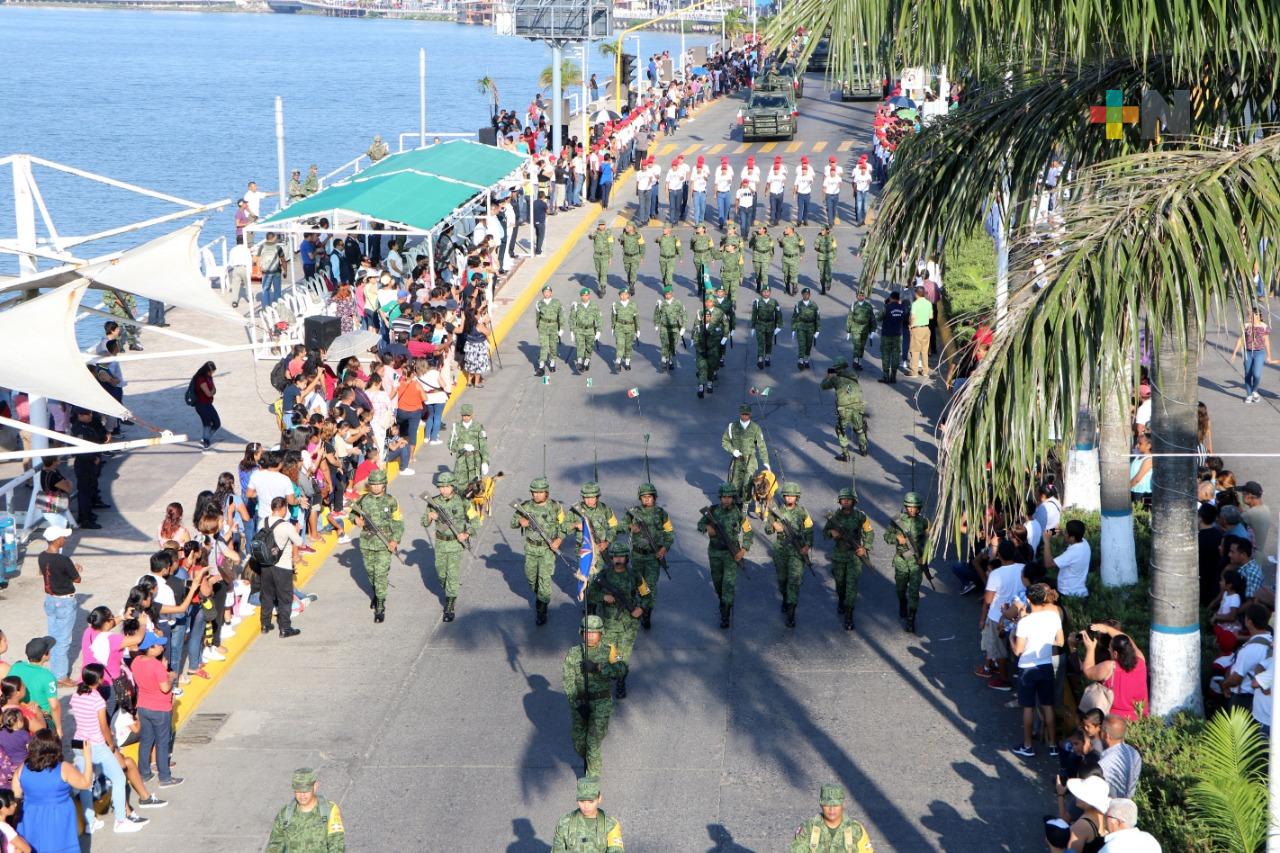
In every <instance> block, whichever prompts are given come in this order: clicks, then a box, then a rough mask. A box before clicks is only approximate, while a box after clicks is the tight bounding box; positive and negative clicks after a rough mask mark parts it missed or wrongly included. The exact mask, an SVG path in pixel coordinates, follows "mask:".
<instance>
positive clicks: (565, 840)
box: [551, 776, 623, 853]
mask: <svg viewBox="0 0 1280 853" xmlns="http://www.w3.org/2000/svg"><path fill="white" fill-rule="evenodd" d="M577 796H578V802H580V803H581V802H588V801H593V800H598V799H600V781H599V780H598V779H595V778H592V777H589V776H588V777H583V778H582V779H579V780H578V793H577ZM551 853H623V850H622V827H621V825H619V823H618V821H617V819H615V818H612V817H610V816H609V815H607V814H605V812H604V809H602V808H599V807H598V806H597V807H596V813H595V815H593V816H592V817H587V816H586V815H584V814H583V813H582V809H581V808H577V809H574V810H573V811H571V812H569V813H568V814H567V815H565V816H564V817H562V818H560V820H559V821H558V822H557V823H556V833H555V836H554V837H553V838H552V839H551Z"/></svg>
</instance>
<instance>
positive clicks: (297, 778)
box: [293, 767, 316, 793]
mask: <svg viewBox="0 0 1280 853" xmlns="http://www.w3.org/2000/svg"><path fill="white" fill-rule="evenodd" d="M315 783H316V771H314V770H312V769H311V768H310V767H299V768H298V769H297V770H295V771H293V790H294V791H296V792H298V793H302V792H303V791H310V790H311V786H312V785H314V784H315Z"/></svg>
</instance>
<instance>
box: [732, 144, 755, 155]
mask: <svg viewBox="0 0 1280 853" xmlns="http://www.w3.org/2000/svg"><path fill="white" fill-rule="evenodd" d="M750 147H751V143H750V142H744V143H742V144H741V145H739V146H738V147H737V148H735V149H733V153H734V154H745V153H746V152H747V150H748V149H749V148H750Z"/></svg>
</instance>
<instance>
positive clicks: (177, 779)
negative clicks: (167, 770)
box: [160, 776, 183, 788]
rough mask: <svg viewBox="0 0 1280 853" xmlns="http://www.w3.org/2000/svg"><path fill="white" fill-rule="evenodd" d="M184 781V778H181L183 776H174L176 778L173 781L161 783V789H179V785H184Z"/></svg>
mask: <svg viewBox="0 0 1280 853" xmlns="http://www.w3.org/2000/svg"><path fill="white" fill-rule="evenodd" d="M182 781H183V780H182V777H181V776H174V777H173V778H172V779H170V780H169V781H168V782H161V783H160V787H161V788H176V787H178V786H179V785H181V784H182Z"/></svg>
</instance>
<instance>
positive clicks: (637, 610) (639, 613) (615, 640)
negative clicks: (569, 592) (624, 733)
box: [583, 540, 650, 699]
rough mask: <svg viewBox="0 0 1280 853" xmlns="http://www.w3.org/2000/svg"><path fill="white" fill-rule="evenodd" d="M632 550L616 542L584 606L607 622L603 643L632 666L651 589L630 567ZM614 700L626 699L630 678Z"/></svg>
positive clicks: (590, 585)
mask: <svg viewBox="0 0 1280 853" xmlns="http://www.w3.org/2000/svg"><path fill="white" fill-rule="evenodd" d="M630 554H631V546H630V545H629V544H628V543H626V542H623V541H618V540H615V541H614V542H613V544H611V545H610V546H609V549H608V551H607V553H606V556H607V557H608V564H607V565H606V566H604V567H603V568H601V569H600V571H598V572H596V573H595V574H594V575H592V576H591V580H590V582H589V583H588V584H587V588H586V590H585V601H584V602H583V603H584V605H585V607H586V611H587V613H593V614H595V615H596V616H599V617H600V618H601V619H603V620H604V641H605V642H606V643H609V644H610V645H612V646H613V647H614V648H616V649H617V650H618V660H620V661H622V662H623V663H626V664H630V663H631V650H632V649H633V648H634V647H635V644H636V635H637V634H639V633H640V620H641V618H642V617H643V616H644V614H645V612H646V610H648V606H649V600H650V590H649V585H648V584H646V583H645V582H644V577H643V576H641V575H640V574H639V573H638V572H636V571H635V570H634V569H633V568H632V567H631V565H630V560H631V557H630ZM614 696H615V698H618V699H625V698H626V696H627V677H626V675H623V676H622V677H621V678H619V679H618V680H617V683H616V684H615V686H614Z"/></svg>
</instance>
